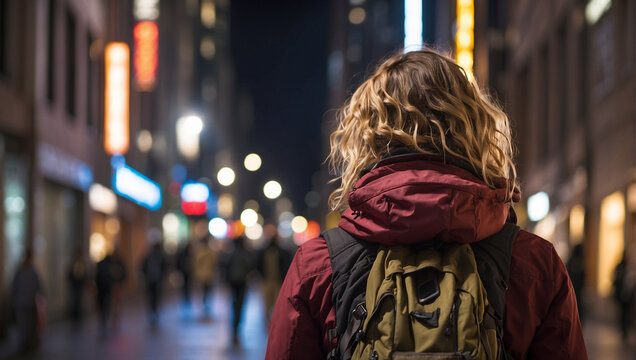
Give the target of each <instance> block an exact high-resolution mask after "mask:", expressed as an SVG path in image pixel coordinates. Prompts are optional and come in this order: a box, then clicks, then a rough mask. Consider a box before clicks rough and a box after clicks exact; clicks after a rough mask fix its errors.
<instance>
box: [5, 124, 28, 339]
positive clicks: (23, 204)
mask: <svg viewBox="0 0 636 360" xmlns="http://www.w3.org/2000/svg"><path fill="white" fill-rule="evenodd" d="M23 144H24V141H19V140H17V139H15V138H13V137H10V136H7V135H4V134H0V198H1V199H2V204H3V206H0V229H1V231H0V324H1V325H0V337H1V335H2V334H6V327H5V326H6V325H7V324H8V321H6V319H8V316H9V307H8V306H9V301H8V300H9V296H10V290H9V289H10V286H11V283H12V281H13V276H14V274H15V270H16V268H17V267H18V266H19V264H20V262H21V261H22V258H23V254H24V249H25V248H26V247H27V246H28V228H29V217H30V214H29V212H30V209H29V206H28V204H29V193H30V191H29V183H30V181H31V174H30V171H29V169H30V156H29V155H28V154H27V152H26V149H25V147H24V145H23Z"/></svg>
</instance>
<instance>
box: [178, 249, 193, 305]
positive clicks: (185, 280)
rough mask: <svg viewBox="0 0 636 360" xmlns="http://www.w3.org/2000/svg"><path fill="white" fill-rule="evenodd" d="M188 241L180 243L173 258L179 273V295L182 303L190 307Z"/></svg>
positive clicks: (190, 257)
mask: <svg viewBox="0 0 636 360" xmlns="http://www.w3.org/2000/svg"><path fill="white" fill-rule="evenodd" d="M191 248H192V247H191V245H190V241H188V242H186V243H185V244H183V245H181V247H180V248H179V251H178V252H177V255H176V259H175V263H176V264H175V266H176V268H177V271H178V272H179V273H180V274H181V280H182V282H181V295H182V296H183V304H184V305H185V306H186V307H188V308H189V307H190V306H191V304H192V302H191V292H192V284H191V277H192V251H191Z"/></svg>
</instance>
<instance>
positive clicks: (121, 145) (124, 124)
mask: <svg viewBox="0 0 636 360" xmlns="http://www.w3.org/2000/svg"><path fill="white" fill-rule="evenodd" d="M105 57H106V59H105V60H106V61H105V62H106V90H105V91H104V94H105V114H104V127H105V129H104V149H105V150H106V153H108V154H109V155H122V154H125V153H126V151H128V146H129V130H128V100H129V99H128V98H129V94H128V88H129V86H128V84H129V79H130V76H129V66H130V53H129V51H128V45H126V44H125V43H121V42H113V43H109V44H108V45H107V46H106V52H105Z"/></svg>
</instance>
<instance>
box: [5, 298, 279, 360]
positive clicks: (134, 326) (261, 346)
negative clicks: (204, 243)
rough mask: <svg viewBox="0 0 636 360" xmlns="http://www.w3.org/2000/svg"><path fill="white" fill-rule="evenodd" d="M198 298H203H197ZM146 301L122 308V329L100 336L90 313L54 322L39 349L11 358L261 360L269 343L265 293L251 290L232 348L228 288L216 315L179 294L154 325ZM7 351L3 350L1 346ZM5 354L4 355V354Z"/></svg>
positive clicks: (216, 305) (215, 302) (215, 305)
mask: <svg viewBox="0 0 636 360" xmlns="http://www.w3.org/2000/svg"><path fill="white" fill-rule="evenodd" d="M194 300H195V301H196V300H199V298H198V297H195V299H194ZM143 305H144V304H143V303H141V302H137V303H131V304H127V306H126V307H125V308H124V309H123V311H122V317H121V325H120V328H119V331H117V332H114V333H111V334H109V335H107V336H103V335H102V334H100V331H99V327H98V324H97V319H96V317H95V316H91V317H89V318H88V319H86V321H85V322H84V324H83V326H82V327H81V328H80V329H79V330H75V329H73V326H72V324H71V323H70V322H66V321H63V322H60V323H55V324H52V325H51V326H50V327H49V328H48V329H47V331H46V333H45V335H44V338H43V339H42V342H41V344H40V348H39V350H38V351H37V352H36V353H35V354H33V355H30V356H28V357H24V356H22V357H19V356H13V357H9V358H10V359H29V360H31V359H33V360H39V359H47V360H48V359H68V360H74V359H78V360H79V359H95V360H101V359H104V360H106V359H117V360H120V359H121V360H127V359H131V360H132V359H153V360H154V359H157V360H163V359H166V360H168V359H170V360H172V359H184V360H197V359H233V360H234V359H236V360H239V359H262V358H263V357H264V356H265V348H266V345H267V330H266V328H265V323H264V315H263V304H262V299H261V296H260V293H259V292H258V291H257V290H255V289H252V290H250V291H249V292H248V294H247V296H246V299H245V304H244V306H245V307H244V312H243V320H242V324H241V329H242V330H241V345H240V346H233V345H232V337H231V332H232V330H231V316H232V309H231V304H230V296H229V293H228V291H227V290H226V289H225V288H222V287H217V288H216V289H215V293H214V296H213V303H212V306H213V310H212V318H211V319H203V318H202V317H201V316H200V315H201V309H200V305H199V304H198V303H195V304H194V306H193V308H192V310H191V311H189V313H188V311H185V309H183V308H181V307H180V305H179V304H178V299H177V297H176V296H171V297H169V298H168V299H166V300H165V301H164V303H163V308H162V313H161V317H160V321H159V326H158V327H157V328H156V329H153V328H151V327H150V326H149V324H148V321H147V318H146V312H145V308H144V307H143ZM0 350H2V349H0ZM3 355H6V354H2V353H0V358H2V356H3Z"/></svg>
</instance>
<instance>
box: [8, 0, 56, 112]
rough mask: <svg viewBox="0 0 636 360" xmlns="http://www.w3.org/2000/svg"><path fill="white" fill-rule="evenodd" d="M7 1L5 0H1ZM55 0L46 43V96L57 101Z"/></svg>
mask: <svg viewBox="0 0 636 360" xmlns="http://www.w3.org/2000/svg"><path fill="white" fill-rule="evenodd" d="M0 1H5V0H0ZM55 4H56V2H55V0H49V14H48V18H49V19H48V31H47V44H46V48H47V49H46V98H47V99H48V100H49V101H50V102H54V101H55V84H54V75H53V74H54V73H55V69H54V66H53V65H54V62H55V61H54V59H55Z"/></svg>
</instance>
